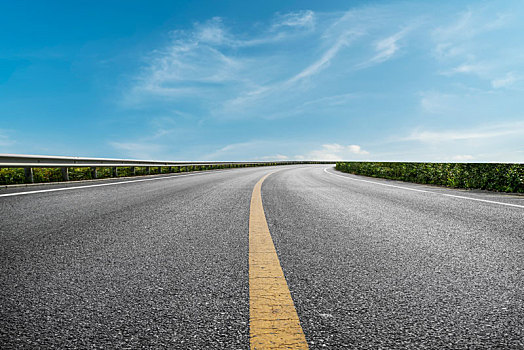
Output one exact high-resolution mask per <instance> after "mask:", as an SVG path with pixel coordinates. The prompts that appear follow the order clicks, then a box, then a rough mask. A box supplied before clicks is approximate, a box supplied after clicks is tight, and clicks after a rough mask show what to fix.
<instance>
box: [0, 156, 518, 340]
mask: <svg viewBox="0 0 524 350" xmlns="http://www.w3.org/2000/svg"><path fill="white" fill-rule="evenodd" d="M269 173H271V174H270V175H269V176H268V177H267V178H266V179H265V180H263V183H261V185H260V184H259V186H261V187H259V190H260V192H261V196H262V204H263V205H262V206H258V207H257V206H256V205H255V204H256V203H255V202H252V201H251V199H252V196H253V198H255V192H256V189H255V190H254V188H255V184H257V183H258V182H259V180H261V178H262V177H263V176H265V175H266V174H269ZM144 179H147V181H142V180H144ZM137 180H140V181H137ZM106 184H107V185H106ZM101 185H102V186H101ZM71 187H74V188H71ZM64 188H67V189H64ZM58 189H60V190H58ZM253 203H255V204H253ZM252 206H253V208H251V207H252ZM255 207H256V208H255ZM257 208H258V209H257ZM255 209H256V210H258V211H257V212H256V216H253V215H255V214H253V213H254V212H253V213H251V211H250V210H255ZM250 213H251V215H252V216H251V220H258V221H256V222H257V225H258V224H260V229H261V230H262V231H263V229H264V227H268V228H269V232H270V236H269V235H266V236H264V232H262V233H260V235H259V236H254V233H253V232H250ZM264 214H265V219H266V221H264ZM252 222H255V221H252ZM265 222H267V226H264V225H265ZM250 237H252V238H251V239H252V243H253V241H254V240H255V239H257V241H256V242H258V243H257V244H258V246H257V245H253V244H252V245H251V248H250V241H249V240H250ZM253 237H261V238H260V240H258V238H253ZM267 237H271V238H272V240H273V243H274V248H276V253H277V255H275V256H274V258H272V257H271V256H270V255H267V258H266V255H263V254H266V250H267V249H269V250H271V249H272V247H271V244H270V243H271V240H269V241H268V240H267ZM0 239H1V246H0V259H1V261H0V271H1V277H0V278H1V279H0V282H1V288H0V306H1V311H0V348H2V349H15V348H16V349H23V348H40V349H45V348H56V349H64V348H100V349H104V348H105V349H110V348H174V349H248V348H249V347H250V341H251V342H252V341H253V339H251V340H250V324H251V325H252V327H254V325H255V324H256V322H262V323H263V322H266V321H267V322H269V323H268V324H270V325H269V326H267V327H273V328H271V329H274V330H275V332H276V333H278V332H279V331H280V328H283V329H284V328H285V329H288V330H289V329H291V331H289V332H292V334H295V335H297V336H296V337H295V338H293V339H298V340H296V342H297V343H296V344H295V343H293V344H291V345H289V348H305V347H309V348H310V349H345V348H348V349H379V348H382V349H492V348H508V349H523V348H524V196H514V195H504V194H497V193H486V192H480V191H463V190H451V189H446V188H439V187H430V186H424V185H416V184H408V183H402V182H395V181H388V180H382V179H371V178H366V177H360V176H355V175H349V174H344V173H340V172H337V171H335V170H334V169H333V167H332V166H328V165H306V166H304V165H298V166H279V167H260V168H247V169H234V170H225V171H212V172H211V171H209V172H203V173H192V174H185V175H184V174H176V175H168V176H157V177H147V178H133V179H129V180H100V181H96V182H86V183H72V184H65V185H64V184H60V185H43V186H31V187H22V188H20V187H17V188H8V189H0ZM264 239H265V241H263V240H264ZM256 242H255V243H256ZM264 242H265V243H264ZM268 242H269V243H268ZM268 244H269V245H268ZM257 249H258V250H257ZM265 249H266V250H265ZM260 252H262V253H260ZM254 254H259V255H258V256H259V257H260V258H257V259H259V260H257V261H260V264H261V265H260V269H259V270H257V271H259V272H256V273H258V275H256V273H255V272H253V271H254V270H253V269H254V268H255V267H256V266H258V265H255V263H254V262H253V260H252V256H255V255H254ZM267 254H274V253H270V252H268V253H267ZM271 259H272V260H271ZM278 263H280V266H281V270H280V267H279V266H278ZM250 264H252V265H251V266H252V267H251V269H252V271H251V272H250ZM264 264H266V265H264ZM253 266H255V267H253ZM270 270H271V271H276V272H275V273H277V272H278V273H281V272H282V271H283V275H284V276H285V279H284V278H282V277H281V274H280V275H279V274H278V273H277V275H275V276H269V277H267V276H266V275H264V273H266V272H267V271H270ZM279 276H280V277H279ZM255 277H260V278H266V277H267V278H274V281H277V282H278V281H281V282H278V283H279V284H278V288H280V289H279V292H278V295H279V298H280V296H282V297H281V298H280V299H279V300H283V301H282V303H286V300H290V299H289V297H288V296H289V293H290V295H291V298H292V302H287V304H289V305H287V304H286V305H287V306H286V307H287V308H288V309H286V310H287V311H282V312H285V313H286V315H287V313H289V315H291V316H289V319H288V318H286V319H285V320H280V321H281V322H280V321H279V322H277V321H278V320H277V321H271V320H269V321H268V320H264V319H262V320H261V321H256V320H253V319H251V320H250V295H251V296H252V297H253V298H255V293H254V291H255V288H254V286H253V285H254V283H255V282H253V281H254V280H255V279H254V278H255ZM272 281H273V280H272ZM286 282H287V289H286ZM250 283H251V286H250ZM262 287H264V285H263V284H262ZM250 288H251V293H250ZM275 288H277V287H275ZM270 289H271V288H270ZM286 298H287V299H286ZM268 299H271V300H268V301H264V300H265V299H264V295H263V294H262V297H257V303H258V304H255V303H253V300H251V308H252V317H254V316H253V315H254V311H253V310H254V309H256V308H259V309H260V310H262V311H263V312H265V311H264V310H266V311H267V310H270V311H268V312H269V315H270V316H271V313H272V312H273V313H277V312H280V311H278V310H277V309H278V307H279V306H278V305H276V306H275V305H272V304H271V305H270V304H267V307H266V305H264V303H271V302H273V303H277V302H276V301H275V300H276V299H274V298H268ZM277 299H278V298H277ZM271 310H273V311H271ZM275 310H276V311H275ZM295 310H296V313H294V312H295ZM293 315H298V320H299V322H298V321H296V316H293ZM286 317H287V316H286ZM293 317H295V318H293ZM289 320H291V321H292V320H295V321H293V322H291V321H289ZM262 323H261V324H262ZM261 327H262V328H261V329H262V330H263V329H265V328H263V327H266V326H264V325H262V326H261ZM293 327H294V328H293ZM300 327H301V328H302V331H303V335H302V333H301V332H302V331H301V330H300ZM285 329H284V331H285ZM251 331H252V332H253V330H251ZM269 333H271V332H269ZM276 333H275V334H276ZM260 334H261V335H256V337H259V336H260V337H261V338H260V341H265V340H264V339H265V338H264V337H266V336H267V335H266V334H264V331H261V332H260ZM275 334H273V336H275ZM303 336H305V342H303V343H302V345H300V339H303ZM253 337H255V336H254V335H253V334H252V336H251V338H253ZM257 339H258V338H257ZM268 339H269V338H268ZM282 339H284V338H282ZM289 339H291V338H289ZM284 340H285V339H284ZM284 340H282V341H284ZM268 341H273V340H268ZM294 341H295V340H293V342H294ZM306 342H307V344H306ZM297 344H298V345H297ZM252 346H253V343H252ZM300 346H302V347H300ZM260 348H263V347H260Z"/></svg>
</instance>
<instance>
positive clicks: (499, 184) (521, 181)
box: [336, 162, 524, 193]
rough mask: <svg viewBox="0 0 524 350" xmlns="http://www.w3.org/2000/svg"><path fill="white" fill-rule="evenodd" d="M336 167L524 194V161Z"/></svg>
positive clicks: (442, 183)
mask: <svg viewBox="0 0 524 350" xmlns="http://www.w3.org/2000/svg"><path fill="white" fill-rule="evenodd" d="M336 169H337V170H340V171H343V172H346V173H351V174H356V175H365V176H372V177H381V178H385V179H392V180H401V181H409V182H416V183H422V184H433V185H442V186H448V187H455V188H476V189H483V190H491V191H501V192H519V193H524V164H507V163H407V162H406V163H403V162H344V163H342V162H339V163H337V164H336Z"/></svg>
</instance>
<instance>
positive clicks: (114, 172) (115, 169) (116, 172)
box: [112, 166, 118, 177]
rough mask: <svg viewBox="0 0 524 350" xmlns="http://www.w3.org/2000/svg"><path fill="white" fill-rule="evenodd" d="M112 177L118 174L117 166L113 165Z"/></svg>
mask: <svg viewBox="0 0 524 350" xmlns="http://www.w3.org/2000/svg"><path fill="white" fill-rule="evenodd" d="M112 173H113V177H117V176H118V168H117V167H116V166H114V167H113V171H112Z"/></svg>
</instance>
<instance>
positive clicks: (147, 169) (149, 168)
mask: <svg viewBox="0 0 524 350" xmlns="http://www.w3.org/2000/svg"><path fill="white" fill-rule="evenodd" d="M146 173H147V175H151V167H150V166H146Z"/></svg>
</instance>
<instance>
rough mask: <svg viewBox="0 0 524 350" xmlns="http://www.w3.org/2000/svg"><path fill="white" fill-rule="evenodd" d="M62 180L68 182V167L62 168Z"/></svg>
mask: <svg viewBox="0 0 524 350" xmlns="http://www.w3.org/2000/svg"><path fill="white" fill-rule="evenodd" d="M62 180H64V181H69V168H68V167H63V168H62Z"/></svg>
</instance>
